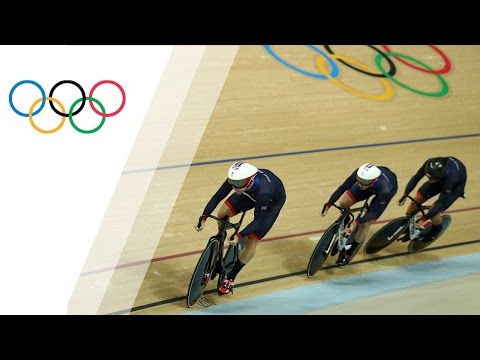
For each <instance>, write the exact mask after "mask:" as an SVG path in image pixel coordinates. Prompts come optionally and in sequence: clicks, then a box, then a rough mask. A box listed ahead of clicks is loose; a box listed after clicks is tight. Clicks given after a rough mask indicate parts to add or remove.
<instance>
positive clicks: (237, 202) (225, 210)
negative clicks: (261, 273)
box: [218, 193, 255, 295]
mask: <svg viewBox="0 0 480 360" xmlns="http://www.w3.org/2000/svg"><path fill="white" fill-rule="evenodd" d="M254 207H255V202H253V200H252V199H250V198H249V197H247V196H244V195H242V194H236V193H234V194H232V195H231V196H230V197H229V198H228V199H227V200H226V201H225V203H224V204H223V205H222V207H221V208H220V210H219V217H220V216H221V215H224V216H225V215H229V217H232V216H235V215H237V214H238V213H241V212H245V211H248V210H250V209H253V208H254ZM246 240H247V241H245V244H247V242H248V239H246ZM250 246H251V245H250ZM245 248H246V246H244V247H243V248H242V250H241V251H240V253H242V252H243V251H244V249H245ZM239 257H240V255H239ZM243 266H245V264H243V263H241V262H240V263H239V261H238V259H237V260H236V261H235V263H234V264H233V268H232V269H231V271H230V272H229V273H228V274H227V275H226V276H225V278H224V280H223V282H222V283H221V284H220V286H219V288H218V293H219V294H220V295H224V294H228V293H230V292H231V291H232V289H233V285H234V283H233V280H234V279H231V273H232V271H233V272H234V273H235V272H236V273H238V272H239V271H240V270H241V268H242V267H243Z"/></svg>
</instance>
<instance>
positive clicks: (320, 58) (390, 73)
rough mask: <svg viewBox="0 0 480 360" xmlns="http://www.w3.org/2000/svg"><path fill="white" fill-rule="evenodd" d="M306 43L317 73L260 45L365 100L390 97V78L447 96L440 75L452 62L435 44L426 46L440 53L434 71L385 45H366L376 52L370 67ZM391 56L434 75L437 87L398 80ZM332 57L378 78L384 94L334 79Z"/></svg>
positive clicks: (295, 67) (391, 89)
mask: <svg viewBox="0 0 480 360" xmlns="http://www.w3.org/2000/svg"><path fill="white" fill-rule="evenodd" d="M306 46H307V47H309V48H310V49H312V50H313V51H315V52H316V53H317V56H316V57H315V60H314V63H315V64H314V65H315V68H316V69H317V70H318V71H319V72H318V73H317V72H312V71H308V70H304V69H301V68H300V67H297V66H294V65H292V64H291V63H289V62H287V61H286V60H284V59H283V58H281V57H280V55H278V54H277V53H276V52H275V51H274V50H273V49H272V47H271V45H264V46H263V47H264V48H265V50H266V51H267V52H268V53H269V54H270V55H271V56H272V57H273V58H274V59H275V60H277V61H278V62H279V63H281V64H282V65H284V66H286V67H287V68H289V69H291V70H293V71H296V72H298V73H300V74H303V75H306V76H309V77H312V78H315V79H320V80H329V81H330V82H332V83H334V84H335V85H337V86H338V87H340V88H342V89H343V90H345V91H347V92H349V93H351V94H354V95H357V96H359V97H362V98H365V99H369V100H376V101H387V100H389V99H391V98H392V97H393V87H392V85H391V83H390V82H389V81H388V80H391V81H392V82H394V83H395V84H397V85H398V86H400V87H403V88H405V89H407V90H409V91H411V92H413V93H416V94H418V95H423V96H430V97H442V96H445V95H447V93H448V84H447V82H446V81H445V79H444V78H443V77H442V74H447V73H448V72H449V71H450V70H451V68H452V64H451V62H450V59H449V58H448V57H447V55H445V53H443V51H442V50H440V49H439V48H438V47H437V46H435V45H430V47H431V48H432V49H433V50H434V51H435V52H436V53H438V55H440V57H441V58H442V60H443V62H444V65H443V67H442V68H441V69H437V70H434V69H432V68H431V67H430V66H429V65H427V64H425V63H423V62H421V61H420V60H417V59H415V58H412V57H411V56H407V55H404V54H400V53H397V52H392V51H391V49H390V46H389V45H382V48H383V50H384V51H382V50H381V49H379V48H378V47H376V46H373V45H367V46H368V47H370V48H371V49H373V50H375V52H377V55H376V56H375V65H376V67H377V69H374V68H372V67H371V66H369V65H367V64H365V63H362V62H360V61H358V60H356V59H354V58H351V57H349V56H345V55H338V54H335V53H334V52H333V50H332V48H331V47H330V45H324V47H325V50H326V52H325V51H322V50H320V49H319V48H318V47H317V46H315V45H306ZM327 53H328V54H327ZM392 59H395V60H397V61H399V62H400V63H402V64H403V65H406V66H409V67H411V68H413V69H415V70H418V71H421V72H424V73H428V74H432V75H435V76H436V77H437V79H438V81H439V82H440V90H438V91H434V92H428V91H422V90H419V89H415V88H413V87H411V86H409V85H406V84H404V83H402V82H400V81H399V80H397V79H396V78H395V77H394V76H395V74H396V72H397V68H396V65H395V63H394V62H393V61H392ZM334 60H337V61H338V62H340V63H342V64H343V65H345V66H348V67H349V68H351V69H353V70H356V71H358V72H360V73H362V74H365V75H368V76H372V77H375V78H378V79H379V81H380V82H381V84H382V86H383V88H384V90H385V91H384V93H383V94H380V95H375V94H368V93H364V92H361V91H360V90H358V89H355V88H353V87H351V86H348V85H346V84H344V83H342V82H341V81H340V80H338V75H339V69H338V66H337V63H336V62H335V61H334ZM382 60H386V62H387V64H388V67H389V69H388V70H386V69H385V68H384V65H383V64H382ZM326 63H328V64H329V66H330V71H329V70H327V67H326Z"/></svg>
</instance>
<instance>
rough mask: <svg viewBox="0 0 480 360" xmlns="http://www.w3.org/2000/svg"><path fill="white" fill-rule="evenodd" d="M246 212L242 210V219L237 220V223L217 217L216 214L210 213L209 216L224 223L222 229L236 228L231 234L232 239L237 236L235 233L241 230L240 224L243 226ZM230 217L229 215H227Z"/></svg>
mask: <svg viewBox="0 0 480 360" xmlns="http://www.w3.org/2000/svg"><path fill="white" fill-rule="evenodd" d="M245 214H246V212H245V211H244V212H242V217H241V218H240V220H239V221H238V222H237V223H235V224H234V223H231V222H230V221H228V220H226V219H225V218H219V217H216V216H214V215H208V216H207V217H209V218H211V219H214V220H217V221H219V222H221V223H222V228H223V229H222V230H225V231H226V230H229V229H235V231H234V232H233V234H232V235H231V236H230V240H231V241H232V240H233V239H234V238H235V235H236V234H237V233H238V231H239V230H240V226H242V221H243V218H244V217H245ZM226 218H227V219H228V217H226Z"/></svg>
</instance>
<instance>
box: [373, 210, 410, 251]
mask: <svg viewBox="0 0 480 360" xmlns="http://www.w3.org/2000/svg"><path fill="white" fill-rule="evenodd" d="M407 225H408V217H407V216H404V217H401V218H398V219H394V220H392V221H390V222H389V223H388V224H386V225H384V226H383V227H382V228H381V229H380V230H378V231H377V232H376V233H375V234H373V236H372V237H371V238H370V240H368V242H367V244H366V245H365V248H364V251H365V254H375V253H376V252H379V251H380V250H382V249H384V248H386V247H387V246H388V245H390V244H391V243H392V242H394V241H395V240H397V239H398V238H399V237H400V236H401V235H402V234H404V233H405V230H407Z"/></svg>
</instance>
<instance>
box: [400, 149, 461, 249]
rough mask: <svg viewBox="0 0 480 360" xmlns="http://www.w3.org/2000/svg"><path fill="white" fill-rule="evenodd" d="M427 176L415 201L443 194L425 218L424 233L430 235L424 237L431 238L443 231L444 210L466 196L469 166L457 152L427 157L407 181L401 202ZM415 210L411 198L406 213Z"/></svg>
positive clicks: (403, 202)
mask: <svg viewBox="0 0 480 360" xmlns="http://www.w3.org/2000/svg"><path fill="white" fill-rule="evenodd" d="M424 176H426V177H427V180H428V181H426V182H425V183H423V185H422V186H420V188H419V189H418V190H417V193H416V195H415V196H414V199H415V201H416V202H418V203H419V204H423V203H424V202H425V201H427V200H428V199H430V198H432V197H434V196H436V195H438V194H440V196H439V197H438V199H437V201H435V203H434V204H433V205H432V207H431V208H430V209H429V211H428V213H427V214H426V215H425V216H424V217H423V218H422V219H421V220H422V225H421V228H422V233H423V234H424V235H426V236H424V237H423V239H422V241H424V242H430V241H432V240H433V239H434V238H435V237H436V236H437V235H438V234H439V233H440V232H441V231H442V216H441V213H442V212H443V211H445V210H447V209H448V208H449V207H450V206H452V204H453V203H454V202H455V201H456V200H457V199H458V198H459V197H465V196H466V193H465V184H466V182H467V169H466V168H465V165H464V164H463V163H462V162H461V161H460V160H458V159H457V158H455V157H453V156H449V157H434V158H430V159H427V160H426V161H425V162H424V163H423V164H422V166H421V167H420V168H419V169H418V170H417V173H416V174H415V175H413V177H412V178H411V179H410V181H409V182H408V183H407V186H406V187H405V191H404V194H403V195H402V197H401V198H400V199H399V200H398V205H399V206H402V205H404V204H405V200H406V198H407V196H408V194H410V192H411V191H412V190H413V189H414V188H415V186H417V184H418V182H419V181H420V180H421V179H422V178H423V177H424ZM414 211H415V204H414V203H413V202H411V203H410V205H409V206H408V208H407V212H406V215H410V214H411V213H413V212H414ZM429 230H430V231H429Z"/></svg>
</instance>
